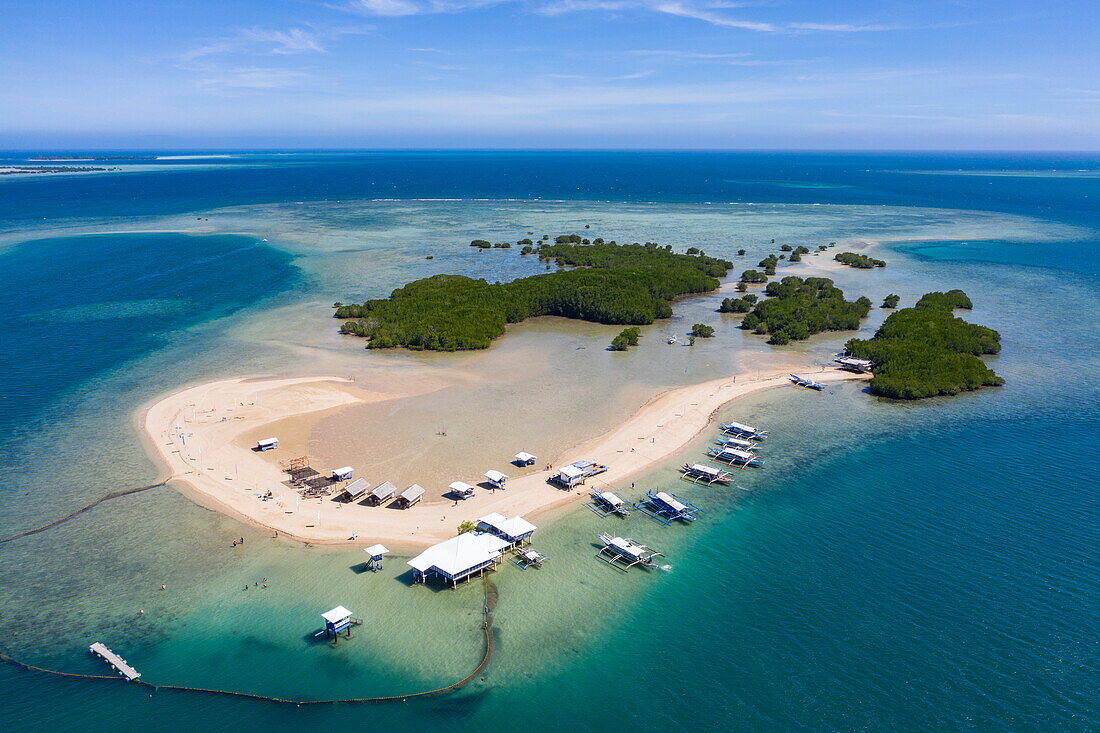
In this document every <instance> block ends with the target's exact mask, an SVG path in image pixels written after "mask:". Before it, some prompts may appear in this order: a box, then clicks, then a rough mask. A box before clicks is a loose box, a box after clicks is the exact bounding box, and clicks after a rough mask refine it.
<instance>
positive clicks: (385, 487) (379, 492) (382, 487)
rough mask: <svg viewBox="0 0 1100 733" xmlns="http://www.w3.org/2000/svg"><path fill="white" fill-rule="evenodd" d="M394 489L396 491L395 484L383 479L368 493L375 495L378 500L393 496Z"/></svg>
mask: <svg viewBox="0 0 1100 733" xmlns="http://www.w3.org/2000/svg"><path fill="white" fill-rule="evenodd" d="M395 491H397V487H396V486H394V485H393V484H391V483H390V482H389V481H384V482H382V483H380V484H378V488H376V489H375V490H374V491H372V492H370V493H371V496H374V497H377V498H378V499H380V500H385V499H388V498H390V497H391V496H393V494H394V492H395Z"/></svg>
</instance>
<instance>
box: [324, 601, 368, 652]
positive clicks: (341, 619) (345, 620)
mask: <svg viewBox="0 0 1100 733" xmlns="http://www.w3.org/2000/svg"><path fill="white" fill-rule="evenodd" d="M321 618H323V619H324V620H325V630H324V632H323V633H324V635H325V638H326V639H329V638H331V639H332V643H333V644H335V643H336V642H337V641H338V640H339V639H340V633H341V632H343V633H344V638H346V639H350V638H351V627H352V626H358V625H359V624H361V623H363V622H362V621H361V620H359V619H356V618H352V617H351V611H349V610H348V609H346V608H344V607H343V606H337V607H336V608H334V609H332V610H331V611H325V612H324V613H322V614H321ZM320 633H322V632H319V633H318V634H315V636H320Z"/></svg>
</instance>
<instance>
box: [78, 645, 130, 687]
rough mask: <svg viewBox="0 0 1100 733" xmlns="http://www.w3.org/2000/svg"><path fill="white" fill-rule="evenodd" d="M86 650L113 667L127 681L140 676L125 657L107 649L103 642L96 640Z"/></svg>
mask: <svg viewBox="0 0 1100 733" xmlns="http://www.w3.org/2000/svg"><path fill="white" fill-rule="evenodd" d="M88 651H90V652H91V653H92V654H94V655H96V656H97V657H99V658H100V659H102V660H103V661H105V662H106V663H107V664H109V665H111V666H112V667H114V668H115V669H116V670H117V671H118V673H119V674H120V675H122V676H123V677H125V678H126V681H127V682H133V681H134V680H136V679H137V678H138V677H140V676H141V672H138V671H137V670H136V669H134V668H133V667H131V666H130V664H129V663H128V662H127V661H126V660H125V659H123V658H122V657H120V656H119V655H117V654H115V653H114V652H113V651H111V650H110V649H108V648H107V645H106V644H104V643H103V642H100V641H97V642H96V643H95V644H92V645H91V646H90V647H88Z"/></svg>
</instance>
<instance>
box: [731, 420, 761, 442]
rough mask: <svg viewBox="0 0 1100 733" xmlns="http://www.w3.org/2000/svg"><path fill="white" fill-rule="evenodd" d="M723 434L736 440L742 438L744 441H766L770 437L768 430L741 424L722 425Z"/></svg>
mask: <svg viewBox="0 0 1100 733" xmlns="http://www.w3.org/2000/svg"><path fill="white" fill-rule="evenodd" d="M722 432H723V433H724V434H725V435H729V436H732V437H734V438H742V439H744V440H765V439H766V438H767V437H768V431H767V430H758V429H757V428H754V427H753V426H752V425H746V424H744V423H740V422H724V423H722Z"/></svg>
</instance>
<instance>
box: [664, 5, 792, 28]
mask: <svg viewBox="0 0 1100 733" xmlns="http://www.w3.org/2000/svg"><path fill="white" fill-rule="evenodd" d="M652 10H654V11H656V12H658V13H665V14H666V15H675V16H678V17H680V18H692V19H694V20H701V21H703V22H705V23H710V24H711V25H717V26H721V27H723V28H741V29H743V30H747V31H763V32H771V31H775V30H776V27H775V26H774V25H772V24H771V23H758V22H755V21H749V20H739V19H736V18H728V17H726V16H725V15H722V14H721V13H716V12H714V11H713V10H711V9H709V8H707V7H699V6H697V5H692V4H690V3H683V2H661V3H657V4H656V5H654V6H653V7H652Z"/></svg>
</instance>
